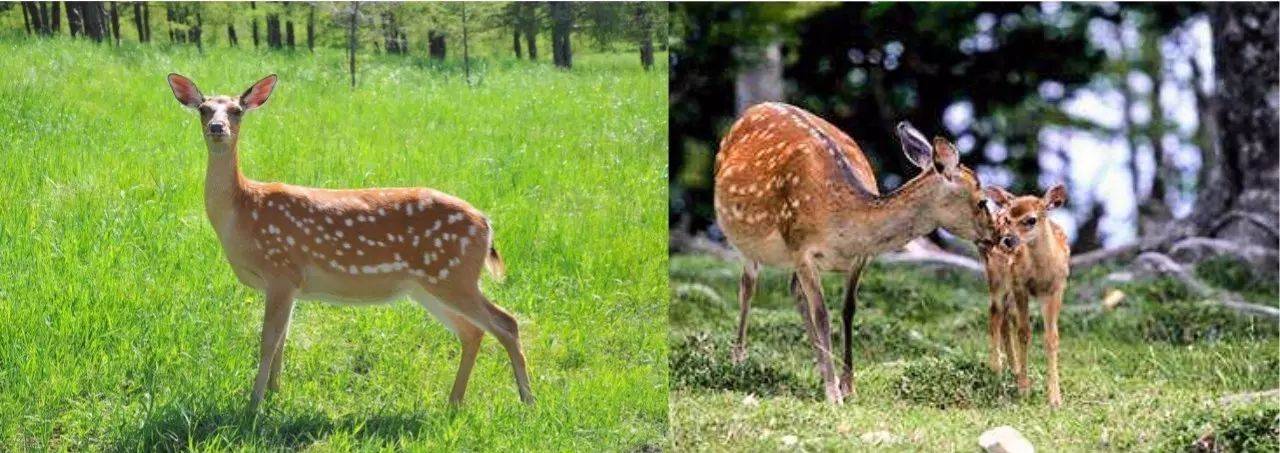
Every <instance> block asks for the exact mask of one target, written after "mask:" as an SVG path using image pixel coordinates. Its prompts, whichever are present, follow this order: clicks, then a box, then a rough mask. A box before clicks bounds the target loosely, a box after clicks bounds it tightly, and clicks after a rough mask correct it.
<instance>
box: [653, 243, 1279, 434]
mask: <svg viewBox="0 0 1280 453" xmlns="http://www.w3.org/2000/svg"><path fill="white" fill-rule="evenodd" d="M1200 272H1201V273H1202V274H1203V275H1202V277H1203V278H1205V279H1206V280H1207V281H1212V282H1216V283H1218V284H1220V285H1221V286H1226V287H1232V288H1234V289H1237V290H1241V291H1243V292H1244V293H1245V294H1246V295H1247V297H1249V298H1250V299H1251V300H1253V301H1254V302H1255V303H1263V304H1273V305H1274V304H1275V303H1276V300H1277V291H1276V289H1275V282H1266V281H1260V280H1251V279H1250V277H1249V276H1248V273H1247V272H1245V271H1244V270H1243V269H1241V268H1240V267H1239V266H1232V265H1230V263H1212V264H1206V265H1202V266H1201V268H1200ZM1105 273H1106V269H1094V270H1091V271H1090V272H1087V273H1085V275H1077V276H1073V278H1072V282H1071V289H1069V290H1068V300H1067V305H1068V306H1067V307H1066V308H1064V311H1063V315H1062V321H1061V326H1062V330H1061V332H1062V340H1061V341H1062V352H1061V360H1062V367H1061V376H1062V388H1063V396H1064V406H1063V407H1062V409H1060V410H1057V411H1054V410H1051V409H1050V408H1049V406H1048V404H1047V402H1046V399H1045V396H1044V371H1045V359H1044V351H1043V336H1042V335H1041V333H1042V331H1041V330H1040V326H1039V325H1038V318H1039V308H1038V305H1037V304H1034V303H1033V306H1032V309H1033V312H1034V315H1033V318H1032V319H1033V325H1035V328H1036V329H1037V330H1036V331H1035V334H1034V336H1033V339H1032V349H1031V352H1030V359H1029V362H1030V364H1031V368H1030V376H1031V382H1032V394H1031V395H1030V396H1029V397H1028V398H1027V399H1019V398H1018V397H1016V390H1015V389H1014V387H1013V379H1012V375H1004V376H998V375H995V374H994V373H991V372H990V371H987V369H986V365H985V358H986V350H987V349H986V348H987V346H986V341H987V340H986V326H987V324H986V323H987V291H986V286H985V283H983V282H982V281H981V280H980V279H979V278H976V277H974V276H971V275H957V274H956V273H955V272H954V271H940V270H929V269H924V268H920V267H911V266H905V265H873V267H872V268H871V269H870V270H868V271H867V273H865V274H864V276H863V279H862V287H861V292H860V296H861V297H860V298H859V310H858V313H857V317H856V318H855V331H854V334H855V337H854V344H855V368H856V382H857V390H858V394H857V396H856V397H854V398H851V399H849V400H846V404H845V405H844V406H842V407H835V406H831V405H829V404H827V403H826V402H825V401H824V399H823V394H822V388H821V381H820V378H819V377H818V375H817V372H816V370H815V368H814V365H813V364H814V360H813V354H812V349H811V347H810V346H809V344H808V339H807V338H806V337H805V333H804V331H803V330H802V327H801V324H800V319H799V315H798V314H797V313H796V310H795V306H794V303H793V299H791V297H790V296H789V295H788V293H787V290H786V285H787V280H786V279H787V275H785V274H783V273H782V272H781V271H778V270H772V269H767V270H766V271H765V272H764V274H763V275H764V276H763V277H762V279H761V283H760V284H761V286H760V292H759V293H757V296H756V298H755V303H754V304H753V310H752V313H751V324H750V328H749V331H748V332H749V337H750V340H749V351H750V356H749V358H748V360H747V361H746V362H745V363H744V364H741V365H734V364H732V362H731V361H730V355H729V350H730V348H729V347H730V344H731V339H732V338H733V335H734V333H733V332H734V328H735V324H736V321H737V315H738V312H737V285H738V278H739V275H740V266H739V265H737V264H734V263H725V262H721V261H718V260H714V259H710V258H702V257H688V256H677V257H673V258H672V259H671V287H672V293H671V296H670V297H671V306H670V313H671V329H672V331H671V338H670V344H671V358H670V360H671V380H672V394H671V421H670V423H671V438H670V443H669V445H670V446H671V447H672V449H673V450H678V451H702V450H711V451H774V450H779V449H783V450H810V451H813V450H817V451H821V450H844V451H850V450H855V451H856V450H862V449H867V448H878V449H883V450H886V451H920V450H923V451H975V450H978V443H977V439H978V436H979V434H981V433H982V432H983V431H984V430H986V429H989V428H993V427H996V426H999V425H1011V426H1013V427H1015V428H1016V429H1018V430H1019V431H1021V432H1022V433H1023V435H1024V436H1026V437H1027V438H1028V439H1029V440H1030V441H1031V443H1032V444H1033V445H1035V447H1036V448H1037V449H1038V450H1039V451H1097V450H1119V451H1127V450H1154V451H1171V450H1179V449H1181V448H1182V447H1184V446H1187V445H1190V443H1191V442H1192V441H1194V440H1195V439H1197V438H1198V437H1199V436H1200V435H1201V434H1202V433H1203V432H1204V430H1205V429H1207V428H1212V429H1213V430H1214V431H1215V432H1217V433H1218V439H1219V441H1220V445H1221V443H1228V441H1234V442H1235V443H1234V444H1233V445H1234V447H1233V448H1229V449H1227V450H1226V451H1276V449H1277V448H1280V405H1278V404H1277V402H1276V400H1274V399H1272V400H1269V401H1265V402H1262V403H1254V404H1245V405H1242V406H1236V407H1221V406H1219V405H1218V404H1217V403H1216V402H1214V401H1216V400H1217V399H1218V398H1219V397H1221V396H1224V395H1229V394H1236V393H1242V392H1248V391H1255V390H1266V389H1272V388H1276V387H1277V379H1280V377H1278V376H1280V355H1277V350H1280V341H1278V339H1277V326H1276V325H1275V324H1274V323H1272V322H1270V321H1254V320H1251V319H1248V318H1241V317H1239V316H1237V315H1235V314H1232V313H1229V312H1226V311H1224V310H1222V309H1218V308H1215V307H1208V306H1205V305H1203V304H1200V303H1198V302H1197V301H1195V300H1194V299H1193V298H1191V297H1190V296H1188V295H1187V292H1186V291H1185V290H1184V289H1183V288H1181V287H1179V286H1178V285H1176V284H1174V283H1172V282H1168V281H1155V282H1144V283H1131V284H1126V285H1124V286H1121V287H1119V289H1120V290H1121V291H1123V292H1124V293H1125V294H1126V299H1125V300H1124V301H1123V302H1122V304H1121V305H1120V306H1119V307H1118V308H1117V309H1116V310H1114V311H1110V312H1103V311H1101V310H1091V309H1089V308H1086V307H1087V306H1088V305H1089V304H1098V303H1099V300H1098V299H1100V297H1097V296H1082V295H1081V293H1085V292H1087V291H1084V290H1083V288H1086V287H1089V286H1093V285H1096V284H1097V283H1098V282H1099V279H1100V278H1101V277H1102V276H1104V275H1105ZM824 285H825V286H826V294H827V301H828V307H830V308H831V309H832V310H833V311H832V313H831V319H832V320H833V322H837V323H838V320H839V319H840V318H839V302H838V301H839V300H840V299H839V297H840V295H841V294H842V293H841V292H839V291H842V290H843V283H842V281H841V279H840V278H839V276H834V275H833V276H830V277H828V278H827V279H826V280H825V281H824ZM839 331H840V328H839V325H838V324H834V325H833V328H832V332H833V333H834V334H835V339H834V340H833V343H832V344H833V345H837V347H839V345H840V344H841V343H840V340H839V338H840V335H839ZM837 357H838V356H837ZM837 360H838V359H837ZM837 363H838V362H837ZM877 431H887V432H888V433H889V434H890V436H892V437H891V439H890V442H891V443H876V439H875V438H874V437H875V435H871V436H868V437H867V439H865V440H864V439H863V436H864V435H865V434H867V433H874V432H877Z"/></svg>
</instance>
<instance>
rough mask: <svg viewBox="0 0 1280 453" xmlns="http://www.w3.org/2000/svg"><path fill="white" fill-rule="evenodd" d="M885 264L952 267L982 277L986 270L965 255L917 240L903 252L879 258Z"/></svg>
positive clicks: (909, 243)
mask: <svg viewBox="0 0 1280 453" xmlns="http://www.w3.org/2000/svg"><path fill="white" fill-rule="evenodd" d="M878 259H879V260H880V261H881V262H885V263H924V264H935V265H942V266H950V267H955V268H959V269H963V270H966V271H969V272H972V273H974V274H977V276H978V277H982V276H983V273H984V272H985V270H984V269H983V267H982V263H979V262H978V261H977V260H975V259H973V258H969V257H967V256H964V255H957V254H954V253H950V252H946V251H943V250H942V249H941V248H938V246H936V245H933V243H930V242H928V240H924V239H917V240H914V241H911V242H908V243H907V245H906V247H903V250H902V251H901V252H893V253H885V254H883V255H880V258H878Z"/></svg>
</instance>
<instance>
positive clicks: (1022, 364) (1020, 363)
mask: <svg viewBox="0 0 1280 453" xmlns="http://www.w3.org/2000/svg"><path fill="white" fill-rule="evenodd" d="M1014 304H1015V305H1014V306H1015V309H1016V310H1017V320H1018V341H1017V342H1016V343H1017V346H1018V351H1017V354H1018V357H1017V359H1016V360H1015V363H1016V364H1017V368H1016V372H1015V374H1016V375H1017V380H1018V394H1019V395H1022V396H1026V395H1027V394H1028V393H1030V391H1031V381H1030V380H1029V379H1028V378H1027V349H1029V348H1030V347H1031V311H1030V310H1029V309H1028V307H1027V294H1026V293H1022V292H1018V293H1015V294H1014Z"/></svg>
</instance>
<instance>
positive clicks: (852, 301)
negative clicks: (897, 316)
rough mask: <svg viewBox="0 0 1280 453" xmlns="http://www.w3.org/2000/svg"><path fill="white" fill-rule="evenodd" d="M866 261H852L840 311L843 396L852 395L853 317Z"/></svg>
mask: <svg viewBox="0 0 1280 453" xmlns="http://www.w3.org/2000/svg"><path fill="white" fill-rule="evenodd" d="M866 264H867V260H866V259H862V258H859V259H857V260H854V262H853V265H852V266H851V267H850V269H849V281H848V283H847V284H845V287H844V308H843V309H842V310H841V311H840V321H841V324H842V327H843V329H842V330H841V334H842V336H841V338H840V339H841V342H843V343H844V369H843V371H842V372H841V373H840V391H841V392H843V393H844V394H845V395H853V394H854V392H855V386H854V383H853V315H854V314H856V313H857V312H858V280H859V279H860V278H861V277H862V269H863V267H864V266H866Z"/></svg>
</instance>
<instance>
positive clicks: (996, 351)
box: [987, 292, 1012, 373]
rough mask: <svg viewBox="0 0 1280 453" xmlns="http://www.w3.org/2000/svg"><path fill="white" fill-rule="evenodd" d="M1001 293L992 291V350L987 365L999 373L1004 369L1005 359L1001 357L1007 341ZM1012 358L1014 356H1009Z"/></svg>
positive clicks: (989, 323)
mask: <svg viewBox="0 0 1280 453" xmlns="http://www.w3.org/2000/svg"><path fill="white" fill-rule="evenodd" d="M1000 299H1001V295H1000V294H999V293H997V292H992V293H991V306H990V307H989V308H988V312H989V313H988V319H987V339H988V340H989V343H990V346H991V347H990V351H989V354H988V357H987V361H988V363H987V365H988V366H990V367H991V371H995V372H997V373H999V372H1001V371H1003V370H1004V359H1003V357H1001V355H1000V354H1001V348H1002V347H1004V346H1005V345H1006V344H1007V343H1005V338H1004V337H1005V320H1004V318H1005V313H1004V305H1003V304H1002V303H1001V300H1000ZM1009 360H1012V357H1010V358H1009Z"/></svg>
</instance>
